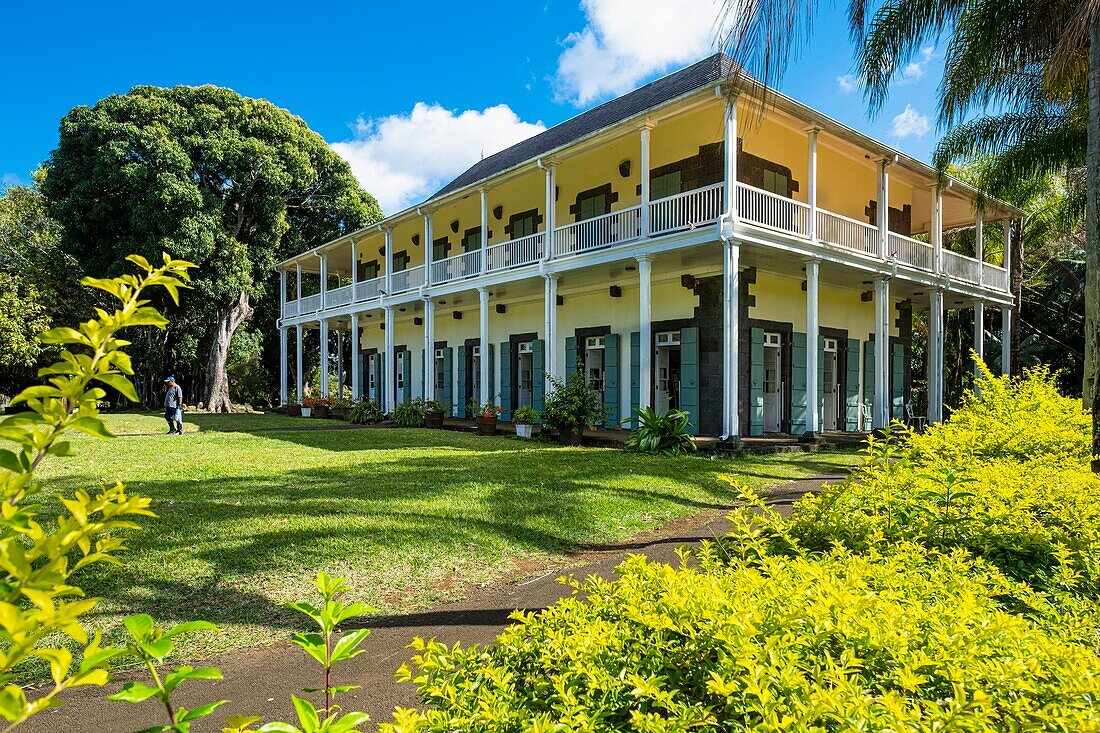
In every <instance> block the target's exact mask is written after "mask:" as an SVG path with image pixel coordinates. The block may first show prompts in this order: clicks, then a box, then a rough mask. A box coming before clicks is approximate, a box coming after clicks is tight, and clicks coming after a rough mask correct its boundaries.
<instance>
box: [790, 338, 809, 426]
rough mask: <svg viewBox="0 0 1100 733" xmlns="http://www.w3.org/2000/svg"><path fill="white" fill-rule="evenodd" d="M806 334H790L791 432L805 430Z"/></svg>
mask: <svg viewBox="0 0 1100 733" xmlns="http://www.w3.org/2000/svg"><path fill="white" fill-rule="evenodd" d="M806 378H807V374H806V334H804V333H797V332H796V333H794V334H792V335H791V432H792V433H793V434H795V435H801V434H802V433H804V432H806V413H807V409H806V408H807V406H806Z"/></svg>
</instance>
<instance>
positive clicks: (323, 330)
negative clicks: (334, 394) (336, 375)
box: [321, 318, 329, 397]
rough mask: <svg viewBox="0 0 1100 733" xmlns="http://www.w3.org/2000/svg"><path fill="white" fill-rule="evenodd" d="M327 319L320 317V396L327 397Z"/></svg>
mask: <svg viewBox="0 0 1100 733" xmlns="http://www.w3.org/2000/svg"><path fill="white" fill-rule="evenodd" d="M328 366H329V364H328V320H326V319H324V318H322V319H321V396H322V397H328V395H329V392H328Z"/></svg>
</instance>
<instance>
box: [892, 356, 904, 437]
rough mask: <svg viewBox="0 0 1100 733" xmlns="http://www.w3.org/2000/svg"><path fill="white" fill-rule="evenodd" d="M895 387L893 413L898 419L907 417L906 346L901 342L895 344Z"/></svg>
mask: <svg viewBox="0 0 1100 733" xmlns="http://www.w3.org/2000/svg"><path fill="white" fill-rule="evenodd" d="M892 381H893V383H894V384H893V387H894V390H893V392H892V394H891V397H893V400H894V410H893V415H894V417H895V418H897V419H898V420H902V419H904V417H905V346H904V345H903V344H901V343H895V344H894V370H893V380H892Z"/></svg>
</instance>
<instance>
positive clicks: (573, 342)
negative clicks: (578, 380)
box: [565, 336, 577, 382]
mask: <svg viewBox="0 0 1100 733" xmlns="http://www.w3.org/2000/svg"><path fill="white" fill-rule="evenodd" d="M576 371H577V337H576V336H566V337H565V381H567V382H568V381H569V378H570V377H571V376H573V373H574V372H576Z"/></svg>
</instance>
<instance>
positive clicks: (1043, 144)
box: [722, 0, 1100, 472]
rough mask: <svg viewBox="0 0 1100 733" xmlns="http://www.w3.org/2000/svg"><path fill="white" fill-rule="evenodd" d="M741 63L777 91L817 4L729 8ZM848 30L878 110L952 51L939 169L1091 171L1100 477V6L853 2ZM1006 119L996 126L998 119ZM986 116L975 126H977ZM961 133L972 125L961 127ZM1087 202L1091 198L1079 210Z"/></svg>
mask: <svg viewBox="0 0 1100 733" xmlns="http://www.w3.org/2000/svg"><path fill="white" fill-rule="evenodd" d="M724 7H725V9H724V17H723V21H729V20H731V19H733V20H734V21H735V22H723V23H722V25H723V27H726V28H730V29H731V30H729V31H728V33H727V35H726V37H725V45H726V47H727V49H728V50H729V52H730V54H731V55H732V56H733V57H734V58H735V59H736V60H737V61H738V62H740V63H741V65H742V66H744V67H745V68H746V70H748V71H749V72H750V73H752V74H754V75H755V76H756V77H757V78H759V79H760V80H761V81H762V82H764V84H765V85H767V86H772V85H774V84H775V83H776V82H777V81H778V79H779V78H780V77H781V75H782V73H783V71H784V70H785V68H786V66H787V64H788V62H789V61H790V60H791V58H792V57H793V53H794V52H795V49H796V48H797V46H798V45H799V44H800V41H801V38H802V36H803V35H808V34H809V33H810V32H811V31H812V27H813V21H814V16H815V13H816V7H817V0H741V1H740V2H733V0H725V3H724ZM848 20H849V26H850V31H851V35H852V39H853V41H854V43H855V59H856V68H857V70H858V72H859V76H860V79H861V81H862V84H863V87H864V92H865V97H866V100H867V104H868V109H869V111H870V112H872V113H877V112H878V111H880V110H881V109H882V106H883V104H884V103H885V101H886V99H887V97H888V94H889V89H890V83H891V81H892V80H893V78H894V76H895V74H897V73H898V72H899V71H900V70H901V69H904V68H905V66H906V65H907V64H908V63H909V62H910V61H911V60H912V59H913V58H914V57H915V56H916V54H918V53H919V52H920V50H921V49H922V48H923V47H925V46H926V45H927V44H928V43H929V42H936V41H939V40H941V39H944V40H946V41H947V48H946V53H945V63H944V78H943V82H942V84H941V86H940V91H939V115H938V116H939V124H940V126H941V127H943V128H946V129H948V133H947V135H946V136H945V138H944V140H943V142H942V143H941V145H940V147H939V148H938V149H937V153H936V161H935V162H936V163H937V165H938V167H940V168H941V170H942V169H944V168H945V167H946V165H947V164H948V163H950V162H952V161H954V160H957V159H959V158H965V157H968V156H970V155H975V154H992V156H993V159H994V162H993V163H992V164H991V165H990V166H989V167H988V171H987V178H986V179H985V180H983V181H982V183H983V185H989V186H991V187H992V190H993V191H997V190H998V185H997V184H998V183H1000V184H1005V185H1007V184H1009V183H1010V182H1011V181H1012V180H1013V177H1014V176H1019V175H1020V174H1021V172H1023V173H1026V174H1027V175H1036V174H1048V173H1065V172H1066V171H1067V170H1071V169H1074V168H1081V167H1083V168H1084V171H1085V173H1084V176H1083V177H1084V184H1085V185H1084V189H1085V195H1084V197H1083V198H1084V203H1085V207H1084V208H1085V247H1084V248H1085V266H1086V278H1085V280H1086V286H1085V369H1084V378H1083V382H1082V393H1083V395H1084V400H1085V404H1086V405H1087V406H1090V407H1091V408H1092V414H1093V455H1094V456H1097V457H1098V458H1097V459H1096V460H1094V461H1093V470H1094V471H1097V472H1100V389H1098V388H1097V386H1098V381H1100V3H1098V2H1095V0H883V2H882V3H881V4H877V5H872V4H871V3H869V2H868V0H851V2H850V4H849V6H848ZM990 109H994V110H1004V111H1003V112H1001V113H999V114H987V113H986V112H987V110H990ZM974 112H978V113H979V116H978V117H977V118H976V119H973V120H971V121H968V122H964V121H963V120H965V119H966V117H967V116H968V115H970V114H971V113H974ZM960 123H961V124H960ZM1077 200H1078V201H1079V200H1080V197H1078V199H1077Z"/></svg>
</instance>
